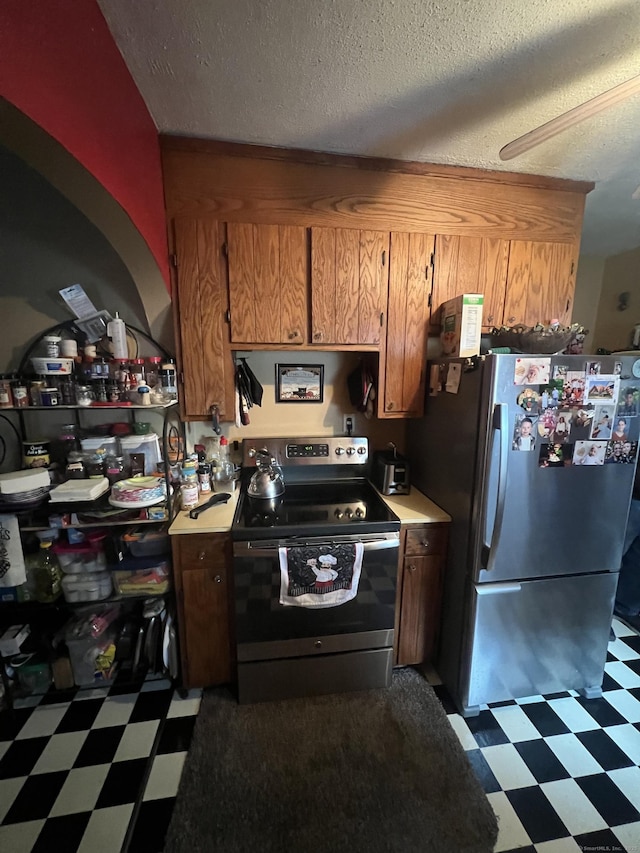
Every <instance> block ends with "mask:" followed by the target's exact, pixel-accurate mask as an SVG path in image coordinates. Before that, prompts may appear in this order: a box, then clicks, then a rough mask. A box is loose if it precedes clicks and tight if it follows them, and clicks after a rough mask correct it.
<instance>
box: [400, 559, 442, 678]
mask: <svg viewBox="0 0 640 853" xmlns="http://www.w3.org/2000/svg"><path fill="white" fill-rule="evenodd" d="M442 563H443V557H442V555H434V556H426V557H405V560H404V566H403V580H402V604H401V614H400V640H399V643H398V665H399V666H409V665H411V664H416V663H423V662H424V661H428V660H430V659H431V658H432V657H433V653H434V651H435V643H436V638H437V634H438V626H439V623H440V597H441V573H442Z"/></svg>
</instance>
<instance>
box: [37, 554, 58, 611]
mask: <svg viewBox="0 0 640 853" xmlns="http://www.w3.org/2000/svg"><path fill="white" fill-rule="evenodd" d="M52 545H53V542H52V541H51V540H50V539H42V540H41V541H40V551H39V552H38V557H37V560H36V563H35V566H34V571H33V575H34V583H35V597H36V601H39V602H40V603H41V604H51V602H52V601H55V600H56V599H57V598H59V597H60V593H61V592H62V571H61V570H60V563H59V562H58V558H57V557H56V555H55V553H54V552H53V551H52V550H51V546H52Z"/></svg>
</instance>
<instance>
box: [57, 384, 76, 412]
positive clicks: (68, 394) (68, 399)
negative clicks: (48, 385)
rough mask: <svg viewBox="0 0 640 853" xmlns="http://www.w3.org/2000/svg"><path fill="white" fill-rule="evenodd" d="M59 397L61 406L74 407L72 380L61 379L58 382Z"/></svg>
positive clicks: (74, 396)
mask: <svg viewBox="0 0 640 853" xmlns="http://www.w3.org/2000/svg"><path fill="white" fill-rule="evenodd" d="M60 397H61V400H62V405H63V406H75V404H76V383H75V382H74V381H73V379H63V380H62V381H61V382H60Z"/></svg>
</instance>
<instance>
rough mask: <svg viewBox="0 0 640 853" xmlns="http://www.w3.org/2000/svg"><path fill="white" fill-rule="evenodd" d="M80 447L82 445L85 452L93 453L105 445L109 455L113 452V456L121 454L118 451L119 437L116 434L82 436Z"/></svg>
mask: <svg viewBox="0 0 640 853" xmlns="http://www.w3.org/2000/svg"><path fill="white" fill-rule="evenodd" d="M80 447H82V452H83V453H92V452H93V451H94V450H99V449H100V448H101V447H104V449H105V450H106V451H107V454H106V455H107V456H108V455H109V454H112V455H113V456H119V455H120V454H119V453H118V439H117V438H116V436H115V435H98V436H89V437H88V438H81V439H80Z"/></svg>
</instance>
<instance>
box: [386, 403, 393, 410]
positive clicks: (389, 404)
mask: <svg viewBox="0 0 640 853" xmlns="http://www.w3.org/2000/svg"><path fill="white" fill-rule="evenodd" d="M392 409H393V403H387V411H388V412H390V411H391V410H392Z"/></svg>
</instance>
